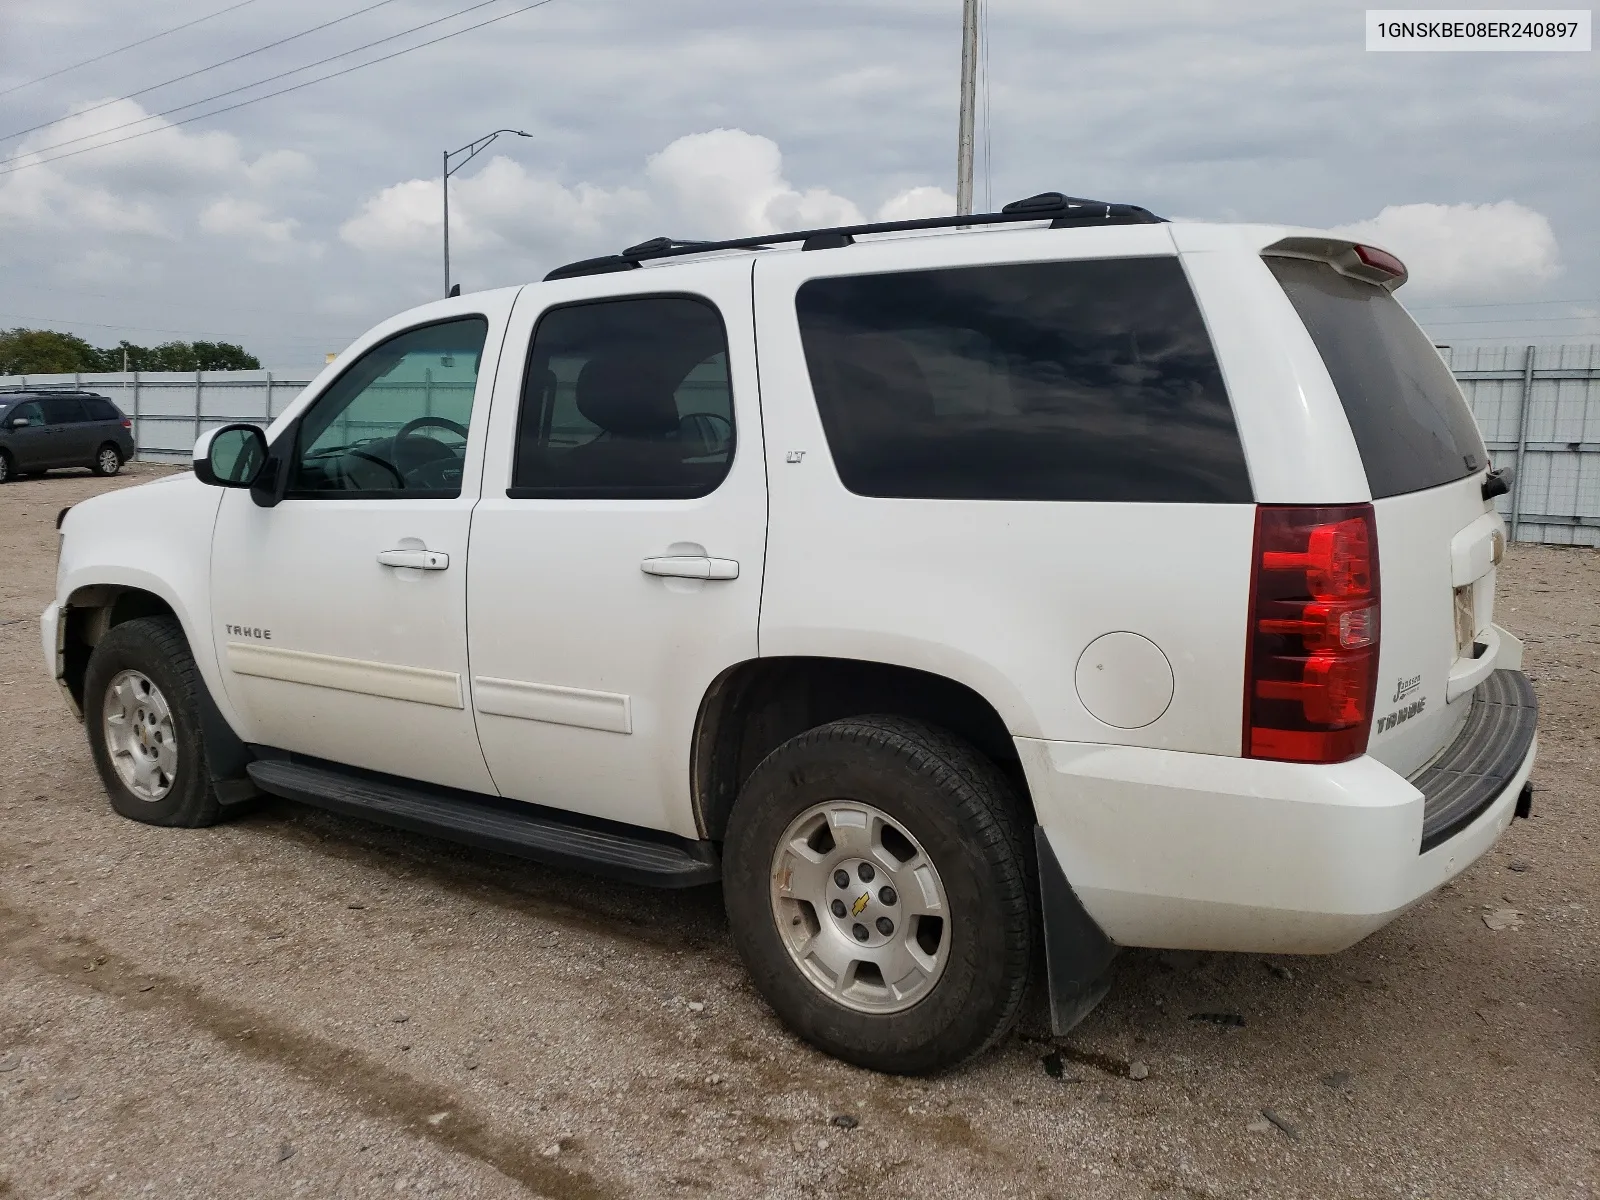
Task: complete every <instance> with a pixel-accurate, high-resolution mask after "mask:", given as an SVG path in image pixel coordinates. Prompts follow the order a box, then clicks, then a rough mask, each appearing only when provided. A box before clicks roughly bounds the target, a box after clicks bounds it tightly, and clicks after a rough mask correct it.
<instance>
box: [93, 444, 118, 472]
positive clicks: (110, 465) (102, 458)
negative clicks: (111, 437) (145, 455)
mask: <svg viewBox="0 0 1600 1200" xmlns="http://www.w3.org/2000/svg"><path fill="white" fill-rule="evenodd" d="M120 470H122V451H121V450H118V449H117V448H116V447H115V446H113V445H112V444H111V443H110V442H107V443H106V444H105V445H104V446H101V447H100V449H99V450H97V451H95V455H94V473H95V474H96V475H115V474H116V473H117V472H118V471H120Z"/></svg>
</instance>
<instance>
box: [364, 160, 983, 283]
mask: <svg viewBox="0 0 1600 1200" xmlns="http://www.w3.org/2000/svg"><path fill="white" fill-rule="evenodd" d="M641 174H642V178H641V179H640V181H639V185H638V186H635V185H633V184H622V185H619V186H616V187H610V188H607V187H601V186H598V185H596V184H591V183H579V184H575V185H571V186H569V185H566V184H562V183H560V182H558V181H556V180H553V179H548V178H543V177H540V176H536V175H534V174H532V173H530V172H529V171H528V170H527V169H525V168H524V167H523V166H521V165H520V164H519V163H517V162H514V161H512V160H511V159H509V158H503V157H498V156H497V157H495V158H493V159H491V160H490V162H489V163H488V165H487V166H485V167H484V168H483V170H481V171H479V172H478V173H477V174H475V175H470V176H467V177H466V178H461V177H459V176H458V177H456V178H454V179H452V180H451V183H450V244H451V248H452V250H456V249H459V250H461V251H462V252H464V253H471V252H478V251H484V250H502V249H514V250H518V251H525V252H527V253H529V254H531V255H537V254H540V253H541V252H542V253H543V255H544V256H545V258H550V257H557V258H559V257H565V258H577V257H580V256H582V255H584V254H589V253H600V252H602V251H607V250H616V249H618V248H620V247H621V246H624V245H626V244H628V243H629V242H632V241H639V240H642V239H643V238H645V237H649V236H655V235H656V234H670V235H672V236H677V237H724V238H727V237H744V236H754V235H756V234H762V233H774V232H778V231H782V230H792V229H809V228H815V227H818V226H827V225H853V224H860V223H862V222H863V221H865V220H866V218H865V217H864V216H863V214H862V210H861V208H860V206H858V205H857V204H856V203H855V202H854V201H852V200H850V199H848V198H846V197H844V196H841V195H839V194H837V193H835V192H833V191H830V190H829V189H827V188H821V187H809V188H800V187H797V186H796V185H794V184H793V183H791V182H790V181H789V180H788V178H787V177H786V176H785V173H784V168H783V154H782V152H781V151H780V150H779V148H778V145H777V143H776V142H774V141H772V139H770V138H765V137H761V136H759V135H757V134H752V133H746V132H745V131H744V130H742V129H713V130H711V131H709V132H706V133H692V134H687V135H685V136H684V137H680V138H678V139H676V140H675V141H673V142H671V143H670V144H669V145H668V146H667V147H666V148H665V149H664V150H662V151H660V152H659V153H657V154H653V155H651V156H650V157H649V158H648V159H647V160H646V162H645V165H644V169H643V171H642V173H641ZM441 209H442V205H441V201H440V196H439V180H438V179H437V178H435V179H410V180H406V181H405V182H403V183H396V184H392V185H391V186H389V187H386V188H384V189H383V190H382V191H380V192H378V193H377V194H376V195H374V196H371V197H369V198H368V199H367V200H366V201H365V203H363V204H362V206H361V208H360V210H359V211H358V212H357V213H356V215H355V216H353V217H351V218H350V219H349V220H347V221H346V222H345V223H344V224H343V225H342V226H341V227H340V230H339V236H340V237H341V238H342V239H343V240H344V241H345V242H346V243H347V244H348V245H351V246H353V247H355V248H356V249H358V250H362V251H365V252H367V253H369V254H373V255H378V254H386V255H392V254H399V253H415V252H421V251H423V250H424V249H426V248H427V247H428V246H430V245H434V244H437V242H438V241H439V237H440V223H441V220H442V212H441ZM954 211H955V200H954V198H953V197H952V196H950V195H949V194H948V193H947V192H944V191H942V190H941V189H939V188H936V187H914V188H910V189H908V190H906V191H903V192H901V193H899V194H898V195H896V196H893V197H891V198H890V199H889V200H887V201H885V202H884V203H883V204H882V205H881V206H880V207H879V209H878V213H877V215H878V219H879V220H904V219H908V218H915V217H924V216H938V215H943V214H947V213H951V212H954Z"/></svg>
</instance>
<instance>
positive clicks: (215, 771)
mask: <svg viewBox="0 0 1600 1200" xmlns="http://www.w3.org/2000/svg"><path fill="white" fill-rule="evenodd" d="M195 683H196V684H197V685H198V686H197V688H196V694H195V706H196V707H197V708H198V709H199V710H200V736H201V737H202V738H204V739H205V747H206V766H207V768H208V769H209V770H210V773H211V790H212V791H213V792H214V793H215V794H216V797H217V803H218V804H220V805H222V806H223V807H224V808H227V807H228V806H229V805H232V804H243V803H244V802H245V801H247V800H253V799H255V798H256V797H257V796H259V795H260V794H261V791H260V789H259V788H257V787H256V785H255V783H254V782H253V781H252V780H251V779H250V776H249V775H248V774H247V773H246V771H245V768H246V767H248V766H249V765H250V764H251V763H252V762H253V761H254V760H255V755H254V754H252V753H250V748H249V747H248V746H246V745H245V744H244V742H243V741H241V740H240V738H239V735H238V734H236V733H235V732H234V731H233V727H232V726H230V725H229V724H228V720H227V718H226V717H224V716H223V715H222V710H221V709H220V708H218V707H217V702H216V701H215V700H213V699H212V698H211V689H210V688H208V687H207V686H206V681H205V679H204V678H203V677H202V676H201V674H200V672H199V671H196V672H195Z"/></svg>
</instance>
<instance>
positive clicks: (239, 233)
mask: <svg viewBox="0 0 1600 1200" xmlns="http://www.w3.org/2000/svg"><path fill="white" fill-rule="evenodd" d="M297 225H299V222H298V221H296V220H295V219H294V218H293V217H283V218H280V219H279V220H273V219H272V218H271V216H269V215H268V212H267V206H266V205H264V204H261V203H259V202H258V201H255V200H241V199H239V198H238V197H237V196H224V197H222V199H220V200H216V201H214V202H212V203H211V204H210V205H208V206H207V207H206V208H204V209H202V210H201V213H200V228H201V229H203V230H205V231H206V232H207V233H215V234H220V235H221V236H223V237H236V238H243V239H246V240H248V241H255V242H263V243H266V244H269V245H274V246H284V245H287V244H288V243H289V242H290V241H292V240H293V238H294V231H295V227H296V226H297Z"/></svg>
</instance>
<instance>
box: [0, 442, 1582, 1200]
mask: <svg viewBox="0 0 1600 1200" xmlns="http://www.w3.org/2000/svg"><path fill="white" fill-rule="evenodd" d="M153 470H154V469H153V468H150V467H135V468H133V474H132V477H131V478H128V477H125V478H123V479H120V480H117V481H114V482H111V483H107V482H104V481H100V480H95V479H93V478H91V477H88V476H85V475H64V476H60V477H55V476H52V477H50V478H48V479H45V480H34V481H26V480H25V481H21V482H19V483H15V484H11V485H7V486H6V487H4V488H3V489H0V564H4V565H3V566H0V695H3V696H4V707H3V713H4V719H5V733H4V736H3V737H0V945H3V957H0V1197H11V1196H18V1197H23V1196H25V1197H46V1196H63V1197H65V1196H144V1195H152V1196H157V1197H163V1198H166V1197H191V1196H192V1197H216V1196H229V1197H254V1196H261V1197H281V1196H301V1195H304V1196H339V1197H358V1196H378V1195H384V1196H392V1195H395V1194H397V1193H399V1194H412V1193H416V1194H422V1195H430V1196H432V1195H439V1196H484V1197H514V1196H533V1195H540V1196H550V1197H596V1198H600V1197H620V1196H674V1195H702V1194H712V1195H719V1196H754V1195H773V1196H801V1195H823V1196H862V1197H866V1196H878V1195H883V1194H885V1193H886V1192H887V1193H894V1194H902V1195H922V1196H959V1197H964V1198H970V1197H978V1196H985V1197H987V1196H1061V1197H1067V1196H1071V1197H1080V1198H1085V1200H1090V1198H1097V1197H1161V1198H1163V1200H1169V1198H1170V1200H1177V1198H1198V1197H1244V1196H1262V1197H1268V1196H1270V1197H1288V1196H1304V1197H1318V1198H1322V1197H1384V1196H1406V1197H1445V1196H1486V1197H1487V1196H1493V1197H1538V1198H1541V1200H1543V1198H1546V1197H1571V1196H1585V1197H1587V1196H1593V1195H1596V1194H1597V1193H1600V1182H1597V1181H1600V1074H1597V1072H1600V993H1597V987H1596V972H1595V963H1596V939H1597V935H1600V921H1597V915H1600V914H1597V905H1600V864H1597V857H1596V851H1597V849H1600V842H1597V837H1596V831H1597V828H1600V817H1597V814H1596V811H1595V806H1596V801H1597V799H1600V780H1597V778H1596V767H1597V765H1600V724H1597V721H1596V716H1597V713H1600V673H1597V672H1600V554H1596V553H1594V552H1592V551H1564V550H1558V549H1546V548H1540V547H1519V548H1517V549H1515V550H1514V552H1513V554H1512V556H1511V558H1510V561H1509V563H1508V566H1507V568H1506V569H1505V570H1504V571H1503V572H1502V574H1501V589H1502V590H1501V600H1500V607H1499V615H1500V619H1501V621H1502V622H1503V623H1504V624H1507V625H1508V626H1510V627H1511V628H1512V629H1513V630H1515V631H1516V632H1518V633H1519V634H1521V635H1523V636H1524V637H1525V638H1526V639H1527V640H1528V665H1529V669H1530V673H1531V674H1532V675H1533V677H1534V679H1535V681H1536V684H1537V687H1538V690H1539V694H1540V699H1541V703H1542V704H1543V706H1544V716H1543V730H1542V738H1543V751H1542V756H1541V758H1540V761H1539V767H1538V770H1537V772H1536V774H1535V776H1534V778H1535V780H1536V782H1537V784H1538V787H1539V789H1540V790H1539V794H1538V799H1537V801H1536V805H1535V817H1534V819H1533V820H1532V821H1525V822H1517V823H1515V825H1514V826H1513V828H1512V829H1511V831H1510V833H1509V834H1508V835H1507V836H1506V837H1505V838H1504V839H1503V840H1502V842H1501V844H1500V845H1499V846H1498V847H1496V848H1495V849H1494V850H1492V851H1491V852H1490V853H1489V854H1488V855H1487V856H1486V857H1485V858H1484V859H1483V860H1481V861H1480V862H1479V863H1478V864H1477V865H1476V866H1474V867H1473V868H1472V869H1471V870H1469V871H1468V872H1467V873H1466V874H1465V875H1464V876H1462V877H1461V878H1460V879H1459V880H1458V881H1457V882H1456V883H1454V884H1453V885H1452V886H1449V887H1446V888H1445V889H1444V890H1443V891H1442V892H1441V893H1440V894H1439V895H1437V896H1435V897H1433V898H1432V899H1431V900H1429V901H1428V902H1426V903H1424V904H1423V905H1421V906H1420V907H1418V908H1417V909H1416V910H1414V911H1413V912H1411V913H1410V914H1408V915H1407V916H1405V917H1403V918H1402V919H1401V920H1399V921H1397V922H1395V923H1394V924H1393V925H1392V926H1390V927H1389V928H1388V929H1385V930H1383V931H1382V932H1380V933H1378V934H1376V935H1375V936H1373V937H1371V938H1369V939H1368V940H1367V941H1366V942H1364V943H1362V944H1361V945H1359V946H1357V947H1356V948H1354V949H1352V950H1350V951H1347V952H1345V953H1344V954H1340V955H1336V956H1333V957H1329V958H1320V959H1287V958H1286V959H1274V960H1270V961H1267V960H1263V959H1262V958H1260V957H1258V956H1242V955H1241V956H1229V955H1214V956H1196V955H1172V954H1168V955H1161V954H1155V953H1148V952H1130V953H1127V954H1125V955H1123V956H1122V958H1121V959H1120V960H1119V968H1118V979H1117V983H1116V985H1115V987H1114V988H1113V990H1112V993H1111V996H1110V997H1109V999H1108V1000H1107V1001H1106V1002H1105V1003H1104V1004H1103V1005H1101V1007H1100V1008H1099V1009H1098V1010H1097V1011H1096V1012H1095V1013H1094V1014H1093V1015H1092V1016H1091V1017H1090V1018H1089V1020H1088V1022H1087V1023H1086V1024H1084V1025H1083V1026H1082V1027H1081V1028H1080V1029H1078V1030H1077V1031H1075V1033H1074V1034H1073V1036H1072V1037H1071V1038H1070V1039H1069V1040H1068V1042H1067V1043H1065V1044H1063V1045H1060V1046H1053V1045H1052V1044H1051V1042H1050V1040H1049V1038H1048V1029H1047V1024H1046V1021H1045V1016H1044V1011H1043V1002H1042V997H1041V996H1038V995H1036V996H1035V997H1034V998H1033V1001H1032V1003H1031V1005H1030V1008H1029V1012H1028V1016H1027V1017H1026V1019H1025V1020H1024V1023H1023V1026H1022V1028H1021V1030H1020V1031H1019V1032H1018V1033H1017V1034H1015V1035H1013V1036H1012V1037H1011V1038H1010V1039H1009V1040H1007V1041H1006V1042H1005V1043H1004V1044H1003V1045H1002V1046H1001V1047H1000V1048H999V1049H998V1050H997V1051H995V1052H992V1053H991V1054H989V1055H988V1056H986V1057H985V1058H983V1059H982V1060H980V1061H979V1062H978V1063H977V1064H976V1065H974V1066H972V1067H971V1068H969V1069H967V1070H965V1071H963V1072H961V1073H960V1074H957V1075H954V1076H950V1077H946V1078H942V1079H937V1080H931V1081H911V1080H903V1079H891V1078H885V1077H880V1076H875V1075H871V1074H867V1073H865V1072H861V1071H857V1070H854V1069H852V1068H849V1067H845V1066H842V1065H840V1064H838V1063H835V1062H833V1061H831V1060H828V1059H826V1058H823V1057H822V1056H821V1055H819V1054H817V1053H815V1052H813V1051H811V1050H810V1049H809V1048H807V1047H806V1046H804V1045H802V1044H800V1043H798V1042H797V1041H796V1040H795V1039H794V1038H792V1037H790V1036H789V1035H788V1034H787V1033H786V1032H785V1031H784V1030H783V1029H782V1028H781V1027H780V1026H779V1025H778V1024H777V1022H776V1021H775V1020H774V1018H773V1017H772V1016H771V1015H770V1014H769V1013H768V1012H767V1010H766V1009H765V1007H764V1006H763V1004H762V1002H761V1001H760V1000H759V999H758V998H757V997H756V995H755V994H754V993H753V992H752V991H751V989H750V988H749V986H748V985H747V984H746V983H745V982H744V979H743V977H742V973H741V971H740V968H739V966H738V963H737V960H736V959H735V956H734V953H733V949H732V947H731V946H730V944H729V942H728V939H727V935H726V932H725V930H724V925H723V919H722V915H721V908H720V904H721V901H720V896H719V895H718V893H717V892H716V890H715V889H705V890H703V891H702V892H699V893H691V894H687V895H681V894H680V895H666V896H662V895H659V894H656V893H651V892H647V891H643V890H634V889H630V888H625V887H620V886H617V885H612V884H600V883H595V882H593V881H590V880H587V879H584V878H581V877H578V876H572V875H566V874H561V873H558V872H554V871H547V870H540V869H535V868H533V867H530V866H528V865H525V864H521V863H517V862H514V861H511V860H501V859H495V858H492V857H488V856H484V855H478V854H469V853H466V852H464V851H461V850H458V849H456V848H454V847H451V846H447V845H444V844H442V843H436V842H432V841H429V840H426V839H423V838H418V837H414V836H410V835H405V834H400V833H391V832H388V831H385V830H381V829H378V828H376V827H372V826H368V825H365V824H362V823H359V822H355V821H347V820H341V819H338V818H335V817H331V816H328V815H324V814H321V813H317V812H313V811H310V810H305V809H301V808H297V807H294V806H292V805H288V804H280V805H274V806H271V807H269V808H266V809H264V810H262V811H260V812H259V813H257V814H255V815H252V816H251V817H249V818H248V819H244V820H240V821H237V822H235V823H232V824H228V825H223V826H220V827H218V828H214V829H205V830H193V831H187V830H163V829H152V828H148V827H145V826H140V825H137V824H133V823H131V822H128V821H124V820H122V819H120V818H118V817H116V816H114V815H113V814H112V812H111V810H110V808H109V807H108V806H107V804H106V802H105V799H104V797H103V795H102V793H101V789H100V785H99V782H98V781H97V779H96V777H95V774H94V770H93V768H92V767H91V765H90V762H89V755H88V752H87V749H86V747H85V743H84V738H83V732H82V729H81V728H80V727H79V726H78V725H77V724H76V723H75V722H74V721H73V720H72V718H71V717H70V716H69V715H68V713H67V711H66V709H65V708H64V706H63V705H62V703H61V701H60V699H59V697H58V693H57V690H56V687H55V685H54V684H53V683H51V682H50V681H49V680H48V679H47V678H46V677H45V675H44V671H43V667H42V663H41V656H40V651H39V645H38V625H37V614H38V612H39V610H40V609H41V608H42V607H43V606H44V605H45V603H46V602H47V600H48V597H49V594H50V590H51V583H52V575H53V570H54V563H55V548H54V541H55V534H54V530H53V528H52V526H53V521H54V517H55V514H56V511H57V510H58V509H59V508H60V507H61V506H62V505H63V504H67V503H69V502H71V501H74V500H78V499H81V498H83V497H85V496H87V495H90V494H91V493H94V492H97V491H101V490H104V489H105V488H106V487H108V486H110V487H119V486H127V485H128V484H132V483H137V482H139V481H140V479H141V478H148V477H149V475H150V474H151V473H153ZM1505 908H1510V909H1516V910H1518V912H1520V914H1521V919H1520V924H1514V925H1513V926H1512V927H1509V928H1504V929H1501V930H1498V931H1496V930H1492V929H1490V928H1489V927H1488V926H1487V925H1486V923H1485V921H1484V917H1485V915H1486V913H1487V912H1489V911H1490V910H1496V909H1505ZM1194 1014H1237V1015H1238V1016H1239V1017H1241V1018H1242V1019H1243V1025H1242V1027H1238V1026H1234V1025H1228V1024H1219V1023H1216V1022H1213V1021H1207V1020H1194V1019H1192V1017H1193V1015H1194ZM1135 1063H1143V1064H1146V1065H1147V1066H1148V1070H1149V1076H1148V1078H1145V1079H1143V1080H1140V1081H1135V1080H1133V1079H1131V1078H1129V1073H1130V1068H1131V1067H1132V1066H1133V1064H1135ZM1136 1073H1137V1072H1136ZM1264 1109H1270V1110H1272V1113H1273V1114H1274V1116H1275V1117H1276V1119H1277V1120H1278V1121H1279V1122H1281V1124H1272V1123H1268V1122H1266V1121H1264V1120H1263V1119H1262V1118H1261V1113H1262V1111H1263V1110H1264ZM846 1114H847V1115H848V1116H850V1117H852V1118H854V1119H855V1120H856V1121H857V1122H858V1124H857V1125H856V1126H855V1127H853V1128H849V1129H845V1128H841V1127H840V1124H834V1123H832V1120H831V1119H832V1118H834V1117H838V1116H843V1115H846ZM841 1124H848V1122H842V1123H841Z"/></svg>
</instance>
